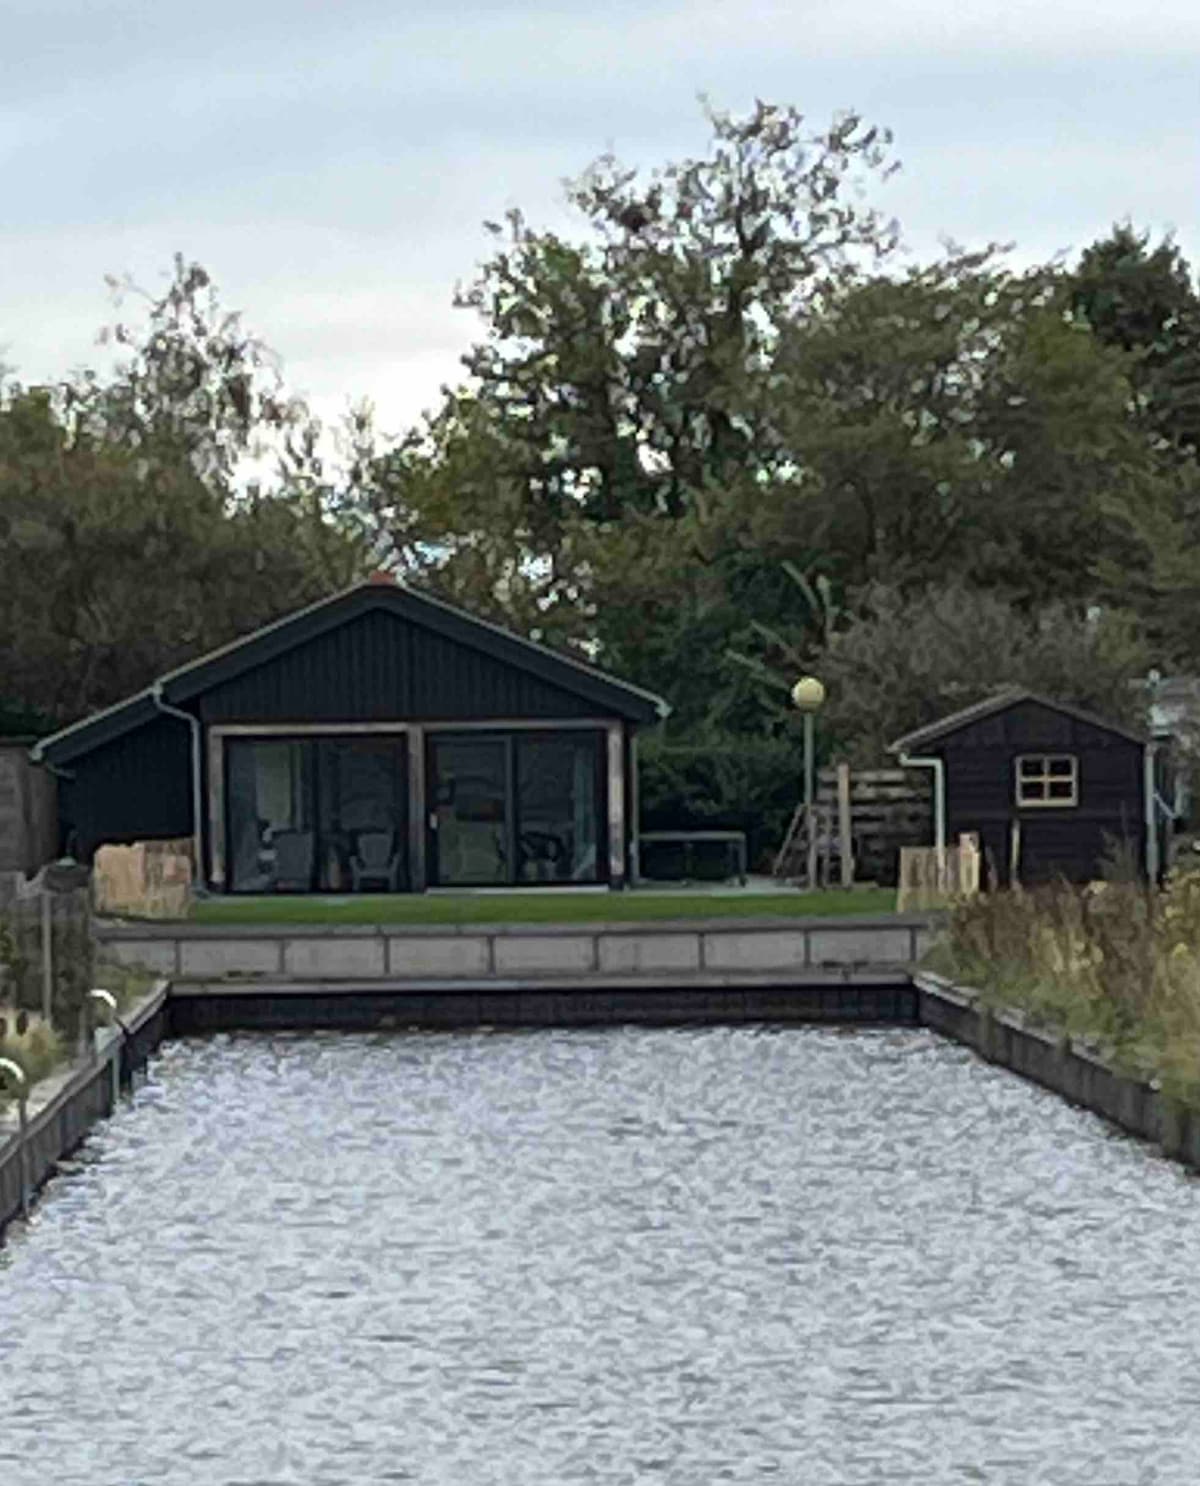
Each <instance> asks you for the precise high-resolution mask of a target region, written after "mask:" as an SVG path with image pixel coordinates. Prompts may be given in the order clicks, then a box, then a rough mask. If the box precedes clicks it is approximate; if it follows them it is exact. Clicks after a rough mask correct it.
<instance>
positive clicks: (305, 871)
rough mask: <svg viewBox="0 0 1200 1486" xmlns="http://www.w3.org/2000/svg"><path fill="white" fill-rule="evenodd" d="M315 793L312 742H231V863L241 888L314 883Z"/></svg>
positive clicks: (289, 888)
mask: <svg viewBox="0 0 1200 1486" xmlns="http://www.w3.org/2000/svg"><path fill="white" fill-rule="evenodd" d="M312 795H313V791H312V748H311V745H310V744H308V743H299V742H269V743H268V742H261V743H251V742H231V743H230V744H229V845H230V867H231V875H232V886H233V887H234V888H235V889H236V890H238V891H240V892H281V891H282V892H307V891H309V890H310V889H311V888H312V878H313V866H314V862H315V833H314V830H313V824H314V823H313V819H312Z"/></svg>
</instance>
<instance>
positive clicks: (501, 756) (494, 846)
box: [433, 738, 511, 886]
mask: <svg viewBox="0 0 1200 1486" xmlns="http://www.w3.org/2000/svg"><path fill="white" fill-rule="evenodd" d="M507 756H508V755H507V747H506V745H505V743H504V742H503V740H501V739H497V738H471V739H458V738H455V739H439V740H437V741H435V743H434V745H433V761H434V785H433V787H434V801H433V818H434V822H435V829H434V839H435V845H434V853H435V859H436V864H437V866H436V879H437V881H438V882H439V883H442V884H444V885H446V886H453V885H462V886H468V885H475V886H487V885H489V884H492V883H505V882H509V881H511V877H510V872H509V860H508V858H509V851H508V833H509V800H508V767H507Z"/></svg>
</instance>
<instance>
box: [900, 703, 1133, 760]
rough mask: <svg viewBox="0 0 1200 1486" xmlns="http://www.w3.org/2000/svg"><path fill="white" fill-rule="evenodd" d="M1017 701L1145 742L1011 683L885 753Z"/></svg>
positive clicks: (932, 739) (937, 736) (904, 749)
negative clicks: (1030, 703)
mask: <svg viewBox="0 0 1200 1486" xmlns="http://www.w3.org/2000/svg"><path fill="white" fill-rule="evenodd" d="M1019 702H1036V703H1037V705H1038V706H1039V707H1048V708H1049V709H1050V711H1051V712H1061V713H1063V714H1064V715H1065V716H1067V717H1075V718H1078V720H1079V721H1080V722H1087V723H1090V724H1091V725H1092V727H1097V728H1102V729H1103V730H1104V731H1105V732H1106V733H1115V734H1116V735H1117V737H1119V738H1127V739H1128V740H1129V742H1131V743H1145V742H1147V738H1146V736H1145V734H1143V733H1138V732H1133V731H1132V730H1131V729H1129V728H1127V727H1123V726H1121V725H1120V724H1119V723H1114V722H1109V721H1108V720H1107V719H1106V718H1103V717H1097V716H1096V714H1095V713H1094V712H1085V711H1084V709H1083V708H1082V707H1073V706H1071V704H1070V703H1069V702H1056V701H1054V699H1053V698H1052V697H1044V696H1042V695H1040V694H1039V693H1038V692H1035V691H1027V690H1025V689H1024V688H1023V687H1016V686H1010V687H1006V688H1005V689H1004V690H1003V691H1001V692H997V693H995V694H994V695H993V696H990V697H985V698H984V699H983V701H981V702H975V703H974V704H973V705H972V706H970V707H963V708H962V709H961V710H960V711H958V712H951V713H949V714H948V715H947V716H946V717H942V718H939V719H938V721H937V722H930V723H926V724H925V726H924V727H920V728H916V729H915V730H914V731H913V732H911V733H905V735H904V736H903V737H902V738H897V739H896V741H895V742H894V743H889V744H888V752H889V753H910V752H911V751H912V750H913V749H914V748H923V747H925V746H926V745H927V744H929V743H936V742H939V741H940V740H941V739H942V738H945V737H947V736H949V734H951V733H957V732H958V731H959V729H960V728H964V727H969V726H970V725H971V723H973V722H980V721H982V720H983V719H984V718H986V717H992V716H994V715H995V714H996V713H998V712H1007V711H1008V709H1009V708H1010V707H1015V706H1016V705H1017V704H1018V703H1019Z"/></svg>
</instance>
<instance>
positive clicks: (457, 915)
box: [192, 887, 896, 924]
mask: <svg viewBox="0 0 1200 1486" xmlns="http://www.w3.org/2000/svg"><path fill="white" fill-rule="evenodd" d="M895 906H896V894H895V892H894V891H892V890H891V889H890V888H865V887H864V888H852V889H849V890H845V891H833V892H823V893H800V892H794V893H786V892H781V893H646V892H633V893H566V892H545V893H528V894H525V893H498V894H495V895H494V896H493V895H490V894H487V895H485V894H462V895H454V896H449V895H447V896H442V895H441V894H413V895H407V894H396V895H394V896H393V895H391V894H387V895H383V894H380V895H378V896H376V895H373V894H363V895H362V896H361V897H354V898H317V897H313V898H306V897H294V898H292V897H262V898H233V897H229V898H209V899H206V900H204V901H201V902H197V903H196V904H195V905H194V907H193V910H192V918H193V919H194V920H195V921H196V922H197V923H202V924H472V923H476V924H572V923H621V922H629V921H639V922H640V921H652V920H654V919H676V918H785V917H786V918H792V917H797V918H799V917H813V916H817V915H824V914H829V915H835V914H836V915H843V914H850V913H869V914H887V913H891V912H893V910H894V909H895Z"/></svg>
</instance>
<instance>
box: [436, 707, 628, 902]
mask: <svg viewBox="0 0 1200 1486" xmlns="http://www.w3.org/2000/svg"><path fill="white" fill-rule="evenodd" d="M601 741H602V735H601V734H600V733H598V732H594V731H592V730H590V729H589V730H583V729H580V730H578V731H570V732H566V731H564V732H560V733H543V732H536V733H535V732H511V733H506V734H500V733H469V734H468V733H457V734H447V735H443V736H441V737H435V738H433V739H432V741H431V742H430V745H429V779H430V789H431V810H430V817H429V825H430V832H429V836H430V841H429V864H430V876H431V881H432V882H434V883H435V884H437V885H439V886H442V887H500V886H506V885H507V886H516V885H520V884H524V883H560V884H565V883H576V884H582V883H597V882H602V881H604V880H606V876H607V873H606V870H605V867H606V864H605V862H604V859H603V852H602V851H601V849H600V842H601V839H602V835H601V829H600V821H601V819H602V816H603V778H602V772H601V761H602V758H603V751H602V748H601Z"/></svg>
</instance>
